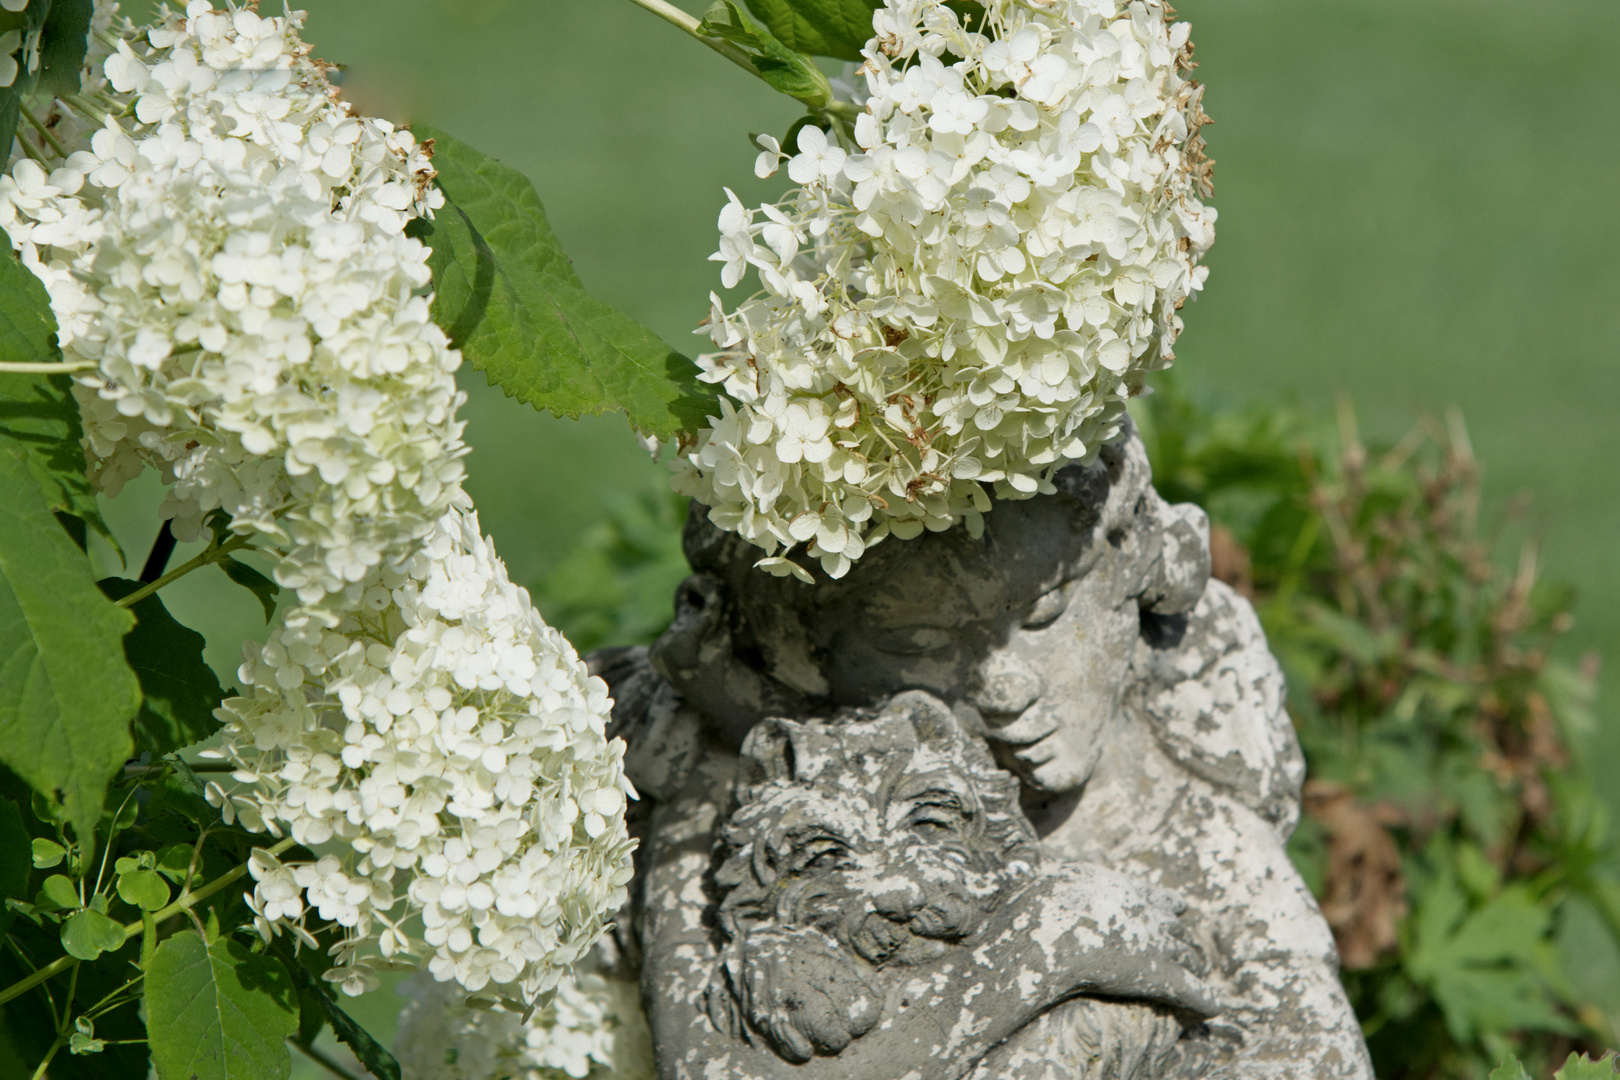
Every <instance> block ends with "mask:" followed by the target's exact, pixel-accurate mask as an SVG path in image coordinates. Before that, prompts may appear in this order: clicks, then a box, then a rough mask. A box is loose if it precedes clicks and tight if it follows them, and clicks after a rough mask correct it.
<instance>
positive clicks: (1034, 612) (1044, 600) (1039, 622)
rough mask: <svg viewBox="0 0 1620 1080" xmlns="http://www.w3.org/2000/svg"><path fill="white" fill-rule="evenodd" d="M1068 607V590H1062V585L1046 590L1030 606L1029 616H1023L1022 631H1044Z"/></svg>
mask: <svg viewBox="0 0 1620 1080" xmlns="http://www.w3.org/2000/svg"><path fill="white" fill-rule="evenodd" d="M1068 606H1069V590H1068V589H1066V588H1064V587H1063V586H1062V585H1059V586H1058V587H1057V588H1055V589H1049V590H1047V591H1046V592H1044V593H1042V594H1041V597H1040V599H1038V600H1036V601H1035V603H1034V604H1033V605H1031V607H1030V609H1029V614H1028V615H1026V616H1024V624H1023V625H1024V629H1025V630H1044V629H1045V628H1046V627H1048V626H1051V625H1052V624H1053V623H1054V622H1056V621H1057V617H1058V616H1059V615H1062V614H1063V612H1064V609H1066V608H1067V607H1068Z"/></svg>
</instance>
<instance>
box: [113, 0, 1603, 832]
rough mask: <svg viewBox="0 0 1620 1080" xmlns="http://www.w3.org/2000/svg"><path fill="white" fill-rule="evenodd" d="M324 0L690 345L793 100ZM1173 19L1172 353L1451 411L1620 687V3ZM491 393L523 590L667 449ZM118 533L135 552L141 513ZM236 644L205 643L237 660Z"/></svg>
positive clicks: (664, 56) (411, 8) (402, 94)
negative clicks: (1206, 173)
mask: <svg viewBox="0 0 1620 1080" xmlns="http://www.w3.org/2000/svg"><path fill="white" fill-rule="evenodd" d="M305 3H306V5H307V6H308V7H309V8H310V9H311V15H310V19H309V24H308V31H307V36H308V38H309V39H310V40H311V41H312V42H313V43H314V44H315V48H316V51H317V53H318V54H319V55H321V56H324V57H326V58H328V59H330V60H334V61H338V62H342V63H344V64H346V65H347V70H346V71H345V72H344V89H345V93H346V94H347V95H348V96H349V97H350V98H351V99H352V100H354V101H355V102H356V103H357V104H358V105H360V106H361V107H362V108H363V109H366V110H368V111H372V112H376V113H380V114H382V115H386V116H390V117H393V118H396V119H401V120H422V121H427V122H431V123H433V124H435V125H437V126H439V127H443V128H445V129H447V130H450V131H453V132H454V133H455V134H456V135H457V136H458V137H460V138H462V139H463V140H465V141H467V142H470V143H472V144H474V145H475V146H478V147H479V148H481V149H483V150H485V151H486V152H489V153H492V154H495V155H497V156H499V157H501V158H502V159H503V160H505V161H506V162H507V163H509V164H511V165H513V166H515V167H517V168H519V169H521V170H523V171H524V172H526V173H527V174H528V175H529V176H531V177H532V178H533V179H534V181H535V182H536V184H537V186H538V187H539V190H540V193H541V196H542V198H543V199H544V200H545V202H546V205H547V207H548V210H549V212H550V215H551V218H552V222H553V224H554V225H555V227H556V230H557V232H558V234H559V235H560V237H561V238H562V240H563V242H564V243H565V245H566V246H567V247H568V250H569V251H570V252H571V253H572V254H573V256H574V259H575V262H576V264H577V266H578V269H579V272H580V274H581V276H582V277H583V279H584V281H585V283H586V285H587V286H588V287H590V288H592V289H593V290H595V291H596V292H598V293H599V294H600V295H601V296H603V297H604V298H605V299H607V300H608V301H610V302H612V303H614V304H617V305H619V306H620V307H622V308H624V309H625V310H627V311H629V312H631V313H633V314H635V315H636V316H638V317H640V318H641V319H642V320H643V321H645V322H647V323H648V324H649V325H651V326H653V327H654V328H655V329H657V330H658V331H659V332H660V333H662V334H663V335H664V336H665V337H666V338H667V339H668V340H669V341H671V342H672V343H674V344H675V345H676V346H677V347H678V348H681V349H683V350H688V351H695V350H696V349H697V348H698V345H699V341H698V339H696V338H693V337H691V336H690V334H689V331H690V328H691V327H692V326H693V325H694V324H695V323H696V322H697V321H698V320H699V319H700V318H702V317H703V316H704V314H705V312H706V308H707V305H706V295H707V293H708V291H709V290H710V289H711V288H714V287H716V286H717V284H718V274H717V273H715V272H714V268H713V265H712V264H710V263H707V262H705V259H706V257H707V255H708V254H709V252H710V251H712V250H713V248H714V243H715V229H714V219H715V216H716V214H717V213H718V211H719V208H720V206H721V204H722V202H723V200H724V196H723V194H722V192H721V188H722V186H723V185H726V184H730V185H732V186H733V187H734V188H736V189H737V191H738V193H739V194H740V195H741V196H742V197H743V199H744V200H745V201H749V200H750V199H751V198H752V200H753V201H757V200H758V196H759V195H760V194H761V193H762V191H763V190H764V185H762V184H761V182H759V181H756V180H755V179H754V178H753V176H752V172H751V163H752V159H753V151H752V149H751V148H750V146H749V145H748V142H747V137H746V132H748V131H761V130H764V131H773V132H776V133H778V134H780V133H781V132H782V131H783V130H784V129H785V128H786V127H787V125H788V124H789V123H790V122H791V121H792V120H793V118H794V116H795V115H796V110H795V108H794V107H793V104H792V102H789V101H788V100H787V99H785V98H779V97H775V96H773V95H772V94H771V93H770V91H768V90H766V89H765V88H764V86H763V85H762V84H759V83H756V82H754V81H752V80H750V79H749V78H747V77H746V76H744V75H742V74H741V73H739V72H737V71H735V70H733V69H732V68H731V67H730V66H729V65H728V64H726V63H725V62H724V61H723V60H721V59H720V58H718V57H717V56H715V55H713V54H712V53H709V52H708V51H707V50H705V49H703V48H701V47H700V46H698V45H697V44H695V43H693V42H691V41H690V40H688V39H686V38H684V37H682V36H681V35H680V34H679V33H677V32H676V31H675V30H674V29H672V28H671V27H668V26H666V25H664V24H662V23H660V22H659V21H657V20H656V19H654V18H653V17H652V16H650V15H647V14H646V13H644V12H642V11H640V10H638V9H636V8H635V7H633V6H632V5H630V4H628V3H624V2H622V0H305ZM686 6H688V7H689V8H695V6H696V5H695V4H693V3H692V2H691V0H687V4H686ZM137 12H138V6H137ZM1181 13H1182V14H1183V15H1184V16H1185V17H1188V18H1190V19H1191V20H1192V22H1193V25H1194V40H1195V41H1196V42H1197V43H1198V57H1199V59H1200V60H1201V61H1202V65H1203V66H1202V67H1201V68H1200V70H1199V75H1200V77H1202V78H1203V79H1204V80H1205V81H1206V82H1207V83H1208V85H1209V90H1208V94H1207V97H1206V107H1207V109H1208V111H1209V112H1210V113H1211V114H1212V115H1213V116H1214V117H1215V119H1216V125H1215V126H1214V127H1213V128H1212V129H1210V131H1209V132H1208V136H1209V139H1210V143H1211V148H1212V153H1213V156H1214V157H1215V158H1216V159H1217V161H1218V166H1217V169H1216V179H1217V186H1216V199H1215V203H1216V205H1217V206H1218V207H1219V208H1220V211H1221V219H1220V225H1219V236H1220V241H1219V243H1218V244H1217V245H1216V247H1215V249H1214V252H1213V254H1212V256H1211V258H1210V260H1209V261H1210V265H1211V266H1212V268H1213V272H1212V276H1211V279H1210V285H1209V288H1208V291H1207V293H1206V294H1205V296H1204V297H1203V299H1202V300H1200V301H1199V302H1198V303H1197V304H1196V305H1195V306H1194V307H1192V308H1190V309H1189V311H1188V312H1187V324H1188V330H1187V334H1186V336H1185V337H1184V338H1183V339H1182V342H1181V344H1180V345H1179V346H1178V348H1177V352H1178V353H1179V354H1180V356H1181V358H1182V366H1183V368H1184V369H1185V370H1186V371H1187V372H1188V374H1189V375H1190V376H1191V377H1192V378H1193V379H1194V380H1195V381H1196V382H1197V383H1199V384H1201V385H1203V386H1204V387H1206V388H1208V389H1210V390H1212V391H1214V392H1216V393H1218V394H1222V395H1225V396H1228V397H1230V398H1232V399H1239V400H1251V399H1262V400H1283V399H1289V398H1292V399H1296V400H1299V401H1302V402H1304V403H1306V404H1308V405H1311V406H1316V407H1323V408H1326V407H1330V406H1331V404H1332V403H1333V401H1334V399H1335V397H1336V396H1338V395H1339V394H1341V393H1349V394H1350V395H1352V396H1353V398H1354V400H1355V403H1356V406H1357V409H1358V412H1359V415H1360V417H1361V420H1362V423H1363V428H1364V431H1366V432H1367V433H1369V434H1370V435H1372V436H1375V437H1383V438H1393V437H1397V436H1399V435H1400V434H1401V433H1403V432H1404V430H1405V429H1406V428H1407V427H1408V426H1409V425H1410V424H1411V423H1412V422H1413V421H1414V420H1415V419H1416V418H1417V417H1418V416H1419V415H1421V414H1423V413H1424V412H1431V411H1438V410H1441V409H1444V408H1445V407H1447V406H1450V405H1456V406H1459V407H1460V408H1461V409H1462V410H1463V412H1464V414H1465V415H1466V417H1467V419H1468V421H1469V425H1470V429H1471V431H1472V435H1473V441H1474V444H1475V447H1476V449H1477V451H1478V454H1479V456H1480V458H1481V460H1482V461H1483V462H1484V464H1485V467H1486V470H1487V487H1488V490H1489V491H1490V492H1491V493H1492V494H1493V496H1494V497H1495V498H1496V500H1497V501H1498V502H1501V501H1503V500H1505V498H1506V497H1507V496H1509V495H1511V494H1513V493H1515V492H1519V491H1527V492H1529V493H1530V494H1531V496H1532V499H1533V501H1532V503H1531V508H1530V511H1529V513H1528V515H1527V516H1526V518H1525V520H1524V523H1523V525H1522V526H1521V527H1520V528H1519V529H1518V530H1517V532H1516V535H1518V536H1531V537H1534V538H1535V539H1537V540H1538V541H1539V542H1540V544H1541V549H1540V550H1541V555H1542V561H1543V565H1544V566H1545V568H1546V570H1547V572H1548V573H1549V574H1550V575H1552V576H1554V577H1560V578H1564V579H1567V580H1570V581H1572V582H1574V583H1575V584H1576V585H1577V586H1578V587H1579V589H1580V590H1581V595H1582V602H1581V606H1580V608H1579V612H1580V617H1579V620H1578V622H1577V626H1576V630H1575V632H1574V634H1573V635H1572V636H1573V638H1574V647H1575V648H1577V649H1588V648H1597V649H1602V650H1604V651H1607V652H1608V653H1610V654H1611V658H1612V660H1613V661H1614V662H1613V663H1612V664H1611V667H1610V674H1609V675H1608V676H1607V677H1606V679H1605V682H1606V686H1607V689H1608V691H1609V695H1608V697H1609V700H1610V701H1611V702H1612V701H1614V700H1616V699H1620V677H1617V675H1616V674H1615V672H1620V647H1617V646H1620V562H1617V560H1616V559H1615V558H1614V556H1613V554H1612V552H1613V550H1614V541H1613V539H1612V538H1613V537H1614V536H1615V535H1617V534H1620V471H1617V469H1616V468H1615V465H1616V463H1617V462H1620V424H1617V422H1616V420H1615V418H1616V417H1620V370H1617V367H1620V365H1617V363H1616V359H1617V357H1616V352H1617V346H1616V341H1617V338H1620V260H1617V259H1616V258H1615V252H1616V250H1617V249H1620V216H1617V214H1616V211H1615V204H1616V198H1615V195H1616V187H1615V179H1614V178H1615V177H1616V176H1617V175H1620V77H1617V76H1620V65H1617V63H1616V60H1615V51H1616V47H1617V46H1620V4H1616V3H1615V2H1614V0H1535V2H1534V3H1527V2H1525V0H1422V2H1421V3H1414V2H1413V0H1335V2H1327V0H1185V2H1184V3H1182V4H1181ZM482 384H483V379H482V377H480V376H478V375H477V374H476V373H472V372H468V373H467V377H466V378H465V379H464V385H465V386H466V388H467V389H468V391H469V393H470V394H471V397H472V400H471V402H470V404H469V406H468V410H467V415H468V417H469V419H470V423H469V427H468V437H469V441H470V442H471V443H472V445H473V447H474V453H473V455H472V457H471V459H470V463H469V468H470V474H471V479H470V482H469V488H470V489H471V491H472V494H473V495H474V497H475V498H476V500H477V502H478V506H479V508H480V511H481V514H482V517H483V521H484V524H485V526H486V528H487V529H488V530H489V531H491V532H492V533H493V534H494V535H495V537H496V540H497V543H498V546H499V548H500V550H501V551H502V553H503V554H504V555H505V556H506V558H507V561H508V563H509V564H510V566H511V568H512V572H513V576H514V578H516V579H517V580H520V581H525V580H532V579H533V578H534V577H535V576H536V575H538V574H539V573H540V572H542V571H543V570H544V569H545V568H546V567H547V566H548V565H551V564H553V563H554V562H555V561H556V560H557V559H558V558H560V557H561V555H562V554H563V553H564V552H565V551H566V549H567V547H568V545H569V544H570V543H571V542H572V540H573V539H575V538H576V537H577V535H578V534H579V532H580V531H581V530H582V529H584V528H585V527H587V526H588V525H589V524H591V523H592V522H594V521H595V520H597V519H598V518H599V517H600V515H601V512H602V511H601V507H600V503H599V494H600V493H601V492H602V491H604V490H607V489H614V488H618V489H630V488H643V487H644V486H645V485H646V484H647V483H648V482H649V478H650V477H655V476H657V475H658V473H659V471H660V470H658V469H657V467H655V466H653V465H652V464H650V463H649V462H648V461H647V460H646V458H645V456H644V455H642V454H641V452H640V450H639V448H638V447H637V446H636V444H635V443H634V442H633V441H632V440H631V438H630V436H629V432H628V429H627V428H626V426H625V424H624V423H623V422H622V421H620V420H617V419H614V418H605V419H590V420H586V421H581V422H566V421H556V420H553V419H550V418H547V417H541V416H537V415H535V414H533V413H531V412H529V411H528V410H527V409H526V408H524V407H521V406H518V405H515V404H512V403H510V402H508V401H506V400H505V399H503V398H502V397H501V396H500V395H499V394H498V393H497V392H494V391H491V390H489V389H488V388H486V387H484V386H483V385H482ZM132 516H133V508H131V509H130V510H129V511H124V512H122V513H121V514H120V515H119V520H120V522H121V523H122V522H131V519H132ZM153 524H155V523H153ZM121 527H123V528H125V529H127V530H133V531H127V532H126V533H125V539H126V544H128V545H129V546H130V547H132V548H135V549H137V550H136V551H134V552H133V553H132V558H135V559H138V558H139V557H140V555H141V554H144V551H145V545H146V544H147V542H148V540H149V537H148V535H147V534H146V533H144V532H141V531H140V530H143V529H148V528H150V526H149V525H147V524H134V523H130V524H124V525H122V526H121ZM183 584H184V583H183ZM176 591H177V593H179V592H180V590H176ZM204 595H205V590H202V589H200V588H199V589H197V590H196V598H195V599H193V597H192V594H191V593H184V594H182V595H178V596H177V597H176V603H175V606H176V607H177V608H179V609H181V610H180V616H181V618H182V619H189V621H192V622H193V623H194V624H203V625H205V627H207V628H222V627H223V626H224V625H225V624H226V623H228V624H229V625H230V626H232V627H248V628H249V629H251V624H252V622H253V619H252V617H251V616H252V612H253V606H252V602H251V601H250V600H249V601H245V602H244V608H243V611H242V612H234V611H233V612H222V611H216V610H214V609H213V608H212V606H211V605H210V604H209V603H208V602H207V601H205V600H204V599H203V596H204ZM188 604H191V605H193V606H192V611H194V612H195V616H194V617H193V616H188V613H187V611H186V610H185V609H186V606H187V605H188ZM204 607H207V608H209V610H207V611H204V610H202V609H203V608H204ZM234 653H235V650H234V649H232V648H222V649H218V650H215V651H214V652H212V653H211V654H210V655H211V658H213V659H215V661H216V666H217V667H218V668H219V669H220V670H221V672H222V673H226V672H229V671H230V669H231V667H232V666H233V665H234V660H233V659H231V657H232V656H233V655H234ZM1603 711H1604V712H1606V713H1607V714H1609V715H1611V716H1613V715H1614V714H1615V709H1614V708H1613V707H1612V706H1609V707H1605V708H1604V709H1603ZM1595 749H1596V751H1597V753H1596V755H1595V756H1594V758H1593V760H1594V761H1595V762H1597V763H1598V767H1599V769H1600V770H1605V771H1613V770H1614V769H1616V768H1617V767H1620V724H1611V725H1609V726H1608V727H1607V729H1606V730H1605V731H1604V732H1603V733H1602V734H1601V735H1600V736H1599V739H1598V746H1597V747H1596V748H1595ZM1609 787H1610V789H1611V795H1612V796H1613V798H1614V804H1615V807H1616V810H1617V812H1620V784H1611V785H1609Z"/></svg>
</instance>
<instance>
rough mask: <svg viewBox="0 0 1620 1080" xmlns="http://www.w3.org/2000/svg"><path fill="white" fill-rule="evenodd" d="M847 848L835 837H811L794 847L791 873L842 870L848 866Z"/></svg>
mask: <svg viewBox="0 0 1620 1080" xmlns="http://www.w3.org/2000/svg"><path fill="white" fill-rule="evenodd" d="M850 861H851V860H850V855H849V847H848V846H847V845H846V844H845V843H844V842H843V841H842V840H839V839H838V838H837V837H833V836H813V837H811V838H809V839H808V840H804V841H801V842H799V843H797V844H795V845H794V849H793V872H794V873H795V874H806V873H811V872H815V871H827V870H843V869H846V868H848V867H849V865H850Z"/></svg>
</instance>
